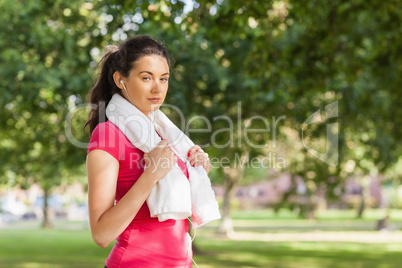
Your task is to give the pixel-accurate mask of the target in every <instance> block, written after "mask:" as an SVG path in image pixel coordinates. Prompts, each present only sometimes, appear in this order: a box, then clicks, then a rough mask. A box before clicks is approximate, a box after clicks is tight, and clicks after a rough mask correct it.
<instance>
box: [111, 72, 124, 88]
mask: <svg viewBox="0 0 402 268" xmlns="http://www.w3.org/2000/svg"><path fill="white" fill-rule="evenodd" d="M113 80H114V83H115V84H116V86H117V87H118V88H120V89H121V90H123V85H122V84H121V82H120V81H121V80H124V77H123V76H122V75H121V74H120V73H119V72H118V71H116V72H114V74H113Z"/></svg>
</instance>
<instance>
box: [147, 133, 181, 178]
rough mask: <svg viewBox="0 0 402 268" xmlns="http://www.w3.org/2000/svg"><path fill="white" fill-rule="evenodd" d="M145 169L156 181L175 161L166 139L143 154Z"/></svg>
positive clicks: (163, 175) (164, 174)
mask: <svg viewBox="0 0 402 268" xmlns="http://www.w3.org/2000/svg"><path fill="white" fill-rule="evenodd" d="M144 160H145V165H146V169H145V171H147V172H151V173H152V175H153V176H155V179H156V180H157V181H158V180H160V179H162V178H163V177H165V176H166V174H168V173H169V171H170V170H171V169H172V168H173V166H174V165H175V163H176V156H175V154H174V153H173V151H172V150H171V149H170V148H169V146H168V142H167V140H162V141H161V142H160V143H159V144H158V145H157V146H156V147H155V148H154V149H153V150H152V151H150V152H149V153H145V154H144Z"/></svg>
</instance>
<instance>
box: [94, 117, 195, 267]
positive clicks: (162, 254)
mask: <svg viewBox="0 0 402 268" xmlns="http://www.w3.org/2000/svg"><path fill="white" fill-rule="evenodd" d="M95 149H100V150H103V151H106V152H108V153H109V154H110V155H112V156H113V157H114V158H116V159H117V160H118V161H119V174H118V177H117V187H116V202H119V200H120V199H121V198H122V197H123V196H124V195H125V194H126V193H127V192H128V191H129V190H130V188H131V187H132V186H133V185H134V183H135V182H136V181H137V180H138V178H139V177H140V176H141V174H142V172H143V166H142V164H143V155H144V153H143V152H142V151H141V150H139V149H138V148H136V147H134V146H133V145H132V144H131V143H130V141H129V140H128V139H127V138H126V137H125V136H124V134H123V133H122V132H121V131H120V130H119V129H118V128H117V127H116V126H115V125H113V124H112V123H111V122H109V121H107V122H105V123H101V124H98V126H97V127H96V128H95V130H94V131H93V132H92V135H91V139H90V142H89V145H88V153H89V152H91V151H92V150H95ZM177 163H178V165H179V166H180V168H181V169H182V171H183V173H184V174H185V175H186V176H187V178H188V171H187V168H186V165H185V164H184V163H183V162H182V161H181V160H180V159H179V158H177ZM188 228H189V227H188V220H187V219H186V220H177V221H176V220H167V221H164V222H159V221H158V219H157V218H151V216H150V212H149V208H148V205H147V204H146V202H144V204H143V205H142V207H141V208H140V210H139V211H138V213H137V215H135V217H134V219H133V221H132V222H131V223H130V224H129V226H128V227H127V228H126V230H124V231H123V233H121V234H120V235H119V236H118V237H117V238H116V243H115V245H114V247H113V249H112V251H111V253H110V255H109V257H108V258H107V260H106V266H107V267H108V268H126V267H130V268H132V267H141V268H147V267H149V268H157V267H191V265H192V250H191V237H190V236H189V234H188Z"/></svg>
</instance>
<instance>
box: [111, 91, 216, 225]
mask: <svg viewBox="0 0 402 268" xmlns="http://www.w3.org/2000/svg"><path fill="white" fill-rule="evenodd" d="M149 115H150V119H149V118H148V117H146V116H145V115H144V114H143V113H142V112H141V111H139V110H138V109H137V108H136V107H135V106H134V105H132V104H131V103H130V102H128V101H127V100H126V99H125V98H123V97H122V96H120V95H119V94H114V95H113V97H112V99H111V100H110V102H109V104H108V106H107V108H106V116H107V117H108V119H109V121H111V122H112V123H113V124H114V125H116V126H117V127H118V128H119V130H120V131H122V132H123V133H124V135H125V136H126V137H127V138H128V139H129V140H130V142H131V143H132V144H133V145H134V146H135V147H137V148H138V149H140V150H141V151H143V152H145V153H148V152H150V151H152V149H154V148H155V147H156V146H157V145H158V144H159V142H160V141H161V138H160V137H159V135H158V134H157V133H159V134H160V135H161V136H162V137H163V138H164V139H167V140H168V144H169V147H170V148H171V149H172V150H173V151H174V152H175V154H176V155H177V156H178V157H179V158H180V159H181V160H182V161H184V162H185V163H186V167H187V170H188V173H189V180H188V179H187V178H186V176H185V175H184V173H183V172H182V170H181V169H180V167H179V166H178V165H177V163H176V164H175V166H174V167H173V168H172V169H171V171H170V172H169V173H168V174H167V175H166V176H165V177H163V178H162V179H160V180H159V181H158V182H157V184H156V185H155V186H154V188H153V189H152V190H151V193H150V195H149V197H148V198H147V204H148V207H149V210H150V213H151V217H158V220H159V221H164V220H168V219H174V220H178V219H185V218H188V217H189V216H192V227H193V228H197V227H200V226H202V225H204V224H206V223H209V222H211V221H214V220H217V219H220V217H221V216H220V213H219V207H218V203H217V202H216V199H215V194H214V191H213V190H212V187H211V182H210V180H209V178H208V175H207V173H206V171H205V169H204V168H203V167H202V166H198V167H193V166H191V164H190V162H189V161H188V157H187V153H188V151H189V150H190V148H191V147H193V146H194V143H193V142H192V141H191V140H190V139H189V138H188V137H187V136H186V135H185V134H184V133H183V132H182V131H181V130H180V129H179V128H178V127H177V126H176V125H175V124H173V123H172V121H170V119H169V118H168V117H167V116H166V115H165V114H164V113H163V112H162V111H160V110H156V111H154V112H151V113H150V114H149ZM189 181H190V182H189Z"/></svg>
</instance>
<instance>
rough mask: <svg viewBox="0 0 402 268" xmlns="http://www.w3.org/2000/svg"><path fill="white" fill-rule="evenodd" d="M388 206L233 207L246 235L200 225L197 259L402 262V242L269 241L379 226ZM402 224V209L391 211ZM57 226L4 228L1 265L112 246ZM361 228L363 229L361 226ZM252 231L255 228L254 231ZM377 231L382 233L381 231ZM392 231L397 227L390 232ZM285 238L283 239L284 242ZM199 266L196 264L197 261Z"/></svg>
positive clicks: (29, 267)
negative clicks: (302, 213) (310, 215)
mask: <svg viewBox="0 0 402 268" xmlns="http://www.w3.org/2000/svg"><path fill="white" fill-rule="evenodd" d="M383 213H384V211H370V210H367V211H366V213H365V214H364V218H363V219H356V218H355V211H352V210H351V211H327V212H325V213H324V212H323V213H321V214H317V215H318V217H317V219H316V220H303V219H300V218H298V217H297V215H295V214H293V213H292V212H290V211H286V210H283V211H280V212H279V213H278V214H275V213H274V212H273V211H271V210H262V211H234V213H233V216H234V225H235V231H237V232H238V233H239V234H244V237H243V238H244V241H235V240H229V239H225V238H223V237H222V236H219V235H217V233H216V231H217V226H218V222H213V223H211V224H208V225H207V226H205V227H203V228H201V229H199V230H197V235H196V237H195V240H194V241H195V244H196V246H197V248H198V249H199V250H200V254H197V255H195V256H194V260H195V261H196V263H197V264H198V266H199V267H200V268H211V267H239V268H246V267H290V268H293V267H294V268H296V267H297V268H299V267H302V268H304V267H305V268H310V267H313V268H314V267H330V268H338V267H341V268H342V267H345V268H346V267H348V268H349V267H353V268H359V267H362V268H363V267H364V268H365V267H369V268H370V267H373V268H374V267H380V268H381V267H384V268H386V267H400V265H399V264H400V263H402V254H401V253H400V252H402V243H391V242H390V243H377V244H374V243H373V244H371V243H356V242H342V243H341V242H305V241H296V239H292V240H291V241H288V242H282V241H281V240H278V241H277V242H275V241H269V240H268V241H265V240H264V239H262V238H263V236H264V234H265V235H267V234H273V235H277V234H282V233H283V232H287V233H290V234H291V235H292V236H293V233H294V234H295V235H296V234H298V233H299V234H300V233H305V232H306V233H307V232H315V231H316V230H320V232H323V233H324V234H328V232H327V231H331V232H336V231H343V232H351V233H358V232H360V234H361V231H362V230H363V231H364V232H367V233H370V232H371V234H376V232H374V231H373V230H374V226H375V222H376V220H377V219H378V218H381V217H382V215H384V214H383ZM391 218H392V219H393V220H394V222H393V223H394V224H396V226H397V227H398V228H399V229H401V227H402V213H401V212H400V211H391ZM54 223H55V229H53V230H42V229H40V228H39V226H40V223H39V222H32V221H31V222H21V223H19V222H16V223H13V224H11V225H9V226H8V227H7V229H0V249H1V250H0V267H10V268H17V267H18V268H37V267H41V268H42V267H43V268H67V267H88V268H92V267H93V268H95V267H103V265H104V261H105V259H106V257H107V255H108V254H109V252H110V248H111V246H112V245H110V246H109V247H108V248H106V249H102V248H99V247H98V246H96V245H95V243H94V242H93V241H92V238H91V235H90V231H89V229H88V225H87V223H83V222H68V221H55V222H54ZM357 231H358V232H357ZM248 233H250V234H253V236H249V235H248ZM377 234H378V233H377ZM389 235H391V236H392V235H393V233H389ZM279 241H280V242H279ZM194 267H195V266H194Z"/></svg>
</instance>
